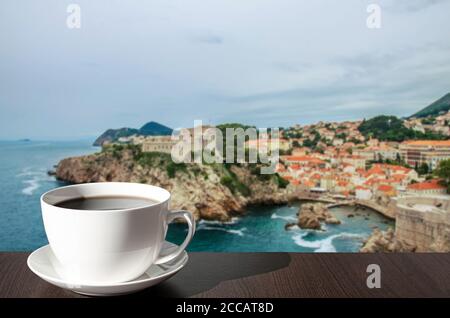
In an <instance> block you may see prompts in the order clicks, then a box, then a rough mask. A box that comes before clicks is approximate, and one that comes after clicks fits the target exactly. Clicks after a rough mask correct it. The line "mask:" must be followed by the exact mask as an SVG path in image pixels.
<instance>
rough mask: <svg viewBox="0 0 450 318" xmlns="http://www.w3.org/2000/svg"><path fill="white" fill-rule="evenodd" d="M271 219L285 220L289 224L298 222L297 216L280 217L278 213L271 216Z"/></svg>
mask: <svg viewBox="0 0 450 318" xmlns="http://www.w3.org/2000/svg"><path fill="white" fill-rule="evenodd" d="M270 218H271V219H282V220H285V221H288V222H295V221H297V218H296V217H295V216H292V215H278V214H276V213H273V214H272V215H271V216H270Z"/></svg>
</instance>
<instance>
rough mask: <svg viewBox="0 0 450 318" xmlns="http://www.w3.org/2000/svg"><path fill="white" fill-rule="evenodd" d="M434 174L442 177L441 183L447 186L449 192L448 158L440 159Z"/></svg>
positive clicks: (449, 166) (449, 161)
mask: <svg viewBox="0 0 450 318" xmlns="http://www.w3.org/2000/svg"><path fill="white" fill-rule="evenodd" d="M434 174H435V175H436V176H437V177H439V178H441V179H442V183H443V184H444V185H446V186H447V192H448V193H450V159H447V160H442V161H441V162H440V163H439V166H438V167H437V168H436V170H435V171H434Z"/></svg>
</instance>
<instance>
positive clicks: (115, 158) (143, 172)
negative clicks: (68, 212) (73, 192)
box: [55, 147, 290, 222]
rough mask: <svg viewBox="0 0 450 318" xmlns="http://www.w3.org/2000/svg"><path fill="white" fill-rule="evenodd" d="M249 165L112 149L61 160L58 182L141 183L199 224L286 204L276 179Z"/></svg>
mask: <svg viewBox="0 0 450 318" xmlns="http://www.w3.org/2000/svg"><path fill="white" fill-rule="evenodd" d="M257 172H258V169H255V167H254V166H249V165H245V164H242V165H225V164H194V163H192V164H191V163H190V164H179V165H175V164H173V162H172V161H171V160H170V156H169V155H167V154H163V153H142V152H141V151H139V150H137V149H136V148H129V147H111V149H106V150H105V149H104V150H102V151H101V152H98V153H95V154H91V155H86V156H80V157H70V158H66V159H63V160H61V161H60V162H59V163H58V165H57V166H56V169H55V175H56V178H58V179H59V180H63V181H66V182H69V183H75V184H76V183H86V182H105V181H118V182H139V183H148V184H152V185H156V186H160V187H163V188H165V189H167V190H168V191H170V192H171V193H172V198H171V203H170V208H171V209H184V210H188V211H191V212H192V213H193V214H194V216H195V218H196V219H197V220H200V219H204V220H217V221H222V222H225V221H229V220H231V218H232V217H233V216H236V215H241V214H243V213H245V209H246V207H247V206H249V205H256V204H261V205H276V204H286V203H287V202H288V201H289V199H290V195H289V191H288V189H286V188H285V187H283V185H280V181H279V177H278V176H277V175H271V176H267V175H260V174H259V173H257Z"/></svg>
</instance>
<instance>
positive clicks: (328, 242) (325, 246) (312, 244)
mask: <svg viewBox="0 0 450 318" xmlns="http://www.w3.org/2000/svg"><path fill="white" fill-rule="evenodd" d="M307 234H308V233H301V234H297V235H294V236H293V237H292V239H293V240H294V242H295V244H297V245H298V246H302V247H306V248H312V249H314V252H316V253H326V252H336V248H335V247H334V245H333V240H334V239H336V238H361V237H362V236H361V235H359V234H353V233H346V232H344V233H339V234H334V235H331V236H329V237H327V238H324V239H322V240H317V241H307V240H305V239H304V237H305V236H306V235H307Z"/></svg>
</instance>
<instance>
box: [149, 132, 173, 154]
mask: <svg viewBox="0 0 450 318" xmlns="http://www.w3.org/2000/svg"><path fill="white" fill-rule="evenodd" d="M176 143H177V141H176V140H172V138H171V136H147V137H146V138H145V139H144V141H143V142H142V151H143V152H164V153H171V151H172V147H173V146H174V145H175V144H176Z"/></svg>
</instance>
